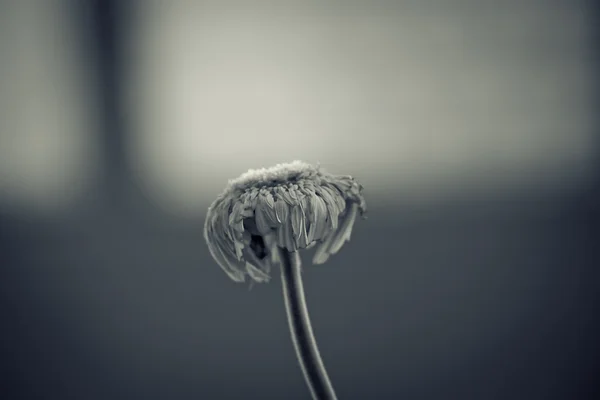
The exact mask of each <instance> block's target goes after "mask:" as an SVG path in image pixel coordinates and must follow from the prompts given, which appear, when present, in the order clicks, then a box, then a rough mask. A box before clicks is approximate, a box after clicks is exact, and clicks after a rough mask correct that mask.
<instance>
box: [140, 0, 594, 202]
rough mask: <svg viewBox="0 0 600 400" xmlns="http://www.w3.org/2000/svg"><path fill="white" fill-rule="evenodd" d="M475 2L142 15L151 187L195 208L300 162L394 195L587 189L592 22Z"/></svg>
mask: <svg viewBox="0 0 600 400" xmlns="http://www.w3.org/2000/svg"><path fill="white" fill-rule="evenodd" d="M353 4H354V3H353ZM476 4H477V3H475V5H476ZM475 5H473V4H471V5H470V6H468V7H467V6H466V3H465V4H463V3H460V2H457V5H456V7H454V8H449V7H439V8H436V7H434V6H432V5H425V4H423V5H422V6H415V5H414V4H413V5H412V6H410V7H408V6H407V7H404V8H403V7H402V6H401V5H397V6H393V7H391V6H388V7H387V8H383V7H371V8H365V7H363V8H360V7H358V8H357V7H348V8H344V7H342V6H341V4H340V8H339V11H335V7H334V8H327V10H325V8H326V6H319V5H317V4H312V5H304V6H302V7H298V8H296V9H293V8H291V7H287V8H286V7H273V6H267V5H264V6H263V7H261V6H260V5H258V6H256V7H252V8H250V7H243V6H240V5H238V6H237V7H232V6H230V7H228V6H227V5H225V3H223V5H219V4H212V5H207V4H206V3H203V2H175V3H169V4H166V3H160V2H156V3H152V5H148V7H145V11H144V13H143V14H142V18H140V22H141V29H140V30H139V31H138V32H137V36H136V38H135V40H133V41H132V42H131V46H130V48H131V50H132V52H131V58H130V76H131V91H130V94H131V96H130V100H131V102H130V105H131V107H132V110H133V111H134V114H133V115H135V118H134V119H135V121H136V123H135V125H136V127H137V128H136V132H135V142H136V143H137V144H138V145H139V146H138V147H136V152H137V153H136V155H135V156H136V160H137V163H138V165H139V172H140V176H141V178H142V181H143V182H144V185H145V186H146V188H147V189H148V190H149V192H150V193H152V195H153V196H155V197H157V198H162V199H163V200H166V201H167V204H170V205H171V206H174V207H175V208H177V207H179V208H181V209H188V210H197V209H198V203H199V202H202V203H206V202H207V201H208V199H209V198H210V197H211V196H213V195H214V194H215V193H217V192H218V191H219V190H220V189H221V186H222V182H224V181H225V180H226V179H227V178H228V177H231V176H235V175H238V174H239V173H241V172H243V171H244V170H245V169H247V168H257V167H262V166H266V165H270V164H273V163H277V162H282V161H289V160H292V159H296V158H300V159H305V160H307V161H310V162H316V161H321V162H323V163H324V164H325V165H327V166H328V167H330V168H331V166H333V169H334V171H335V169H336V167H339V169H340V170H342V169H344V170H345V171H349V172H350V173H355V174H359V175H360V177H361V179H363V180H364V181H365V182H368V184H369V188H370V190H371V191H372V192H375V193H379V194H382V195H383V196H384V197H385V196H386V195H394V194H398V193H406V195H407V196H417V197H418V196H419V194H421V195H423V196H432V195H435V194H436V193H437V194H439V193H442V194H443V193H444V191H445V190H446V189H445V188H447V187H452V186H456V185H466V186H470V187H473V186H474V185H475V186H478V187H481V186H488V187H492V188H493V187H494V185H500V186H499V187H501V189H498V190H505V189H506V188H507V187H508V188H510V187H513V188H517V187H523V186H527V185H531V184H536V185H547V184H550V185H556V186H557V187H558V186H561V185H562V184H565V183H569V182H578V181H579V180H580V179H582V178H583V179H585V177H586V176H587V173H588V171H587V170H588V169H589V168H590V166H591V164H592V161H593V159H594V158H595V157H596V155H597V154H596V153H595V151H594V147H593V144H594V143H593V132H592V129H593V126H592V124H593V120H592V112H593V108H592V100H591V92H590V88H589V87H590V85H589V83H590V81H591V79H592V71H591V64H590V59H589V55H590V54H591V53H590V48H589V47H588V46H589V42H588V38H589V34H590V31H589V29H590V27H589V23H588V21H587V20H586V17H585V14H584V12H583V10H581V9H578V8H576V7H564V9H562V8H561V7H555V8H541V6H540V5H538V4H536V3H535V2H525V3H523V4H521V5H519V6H518V7H517V6H514V7H508V6H507V7H504V8H488V7H484V6H483V5H482V6H475ZM325 11H327V12H325ZM432 193H433V194H432ZM388 197H389V196H388Z"/></svg>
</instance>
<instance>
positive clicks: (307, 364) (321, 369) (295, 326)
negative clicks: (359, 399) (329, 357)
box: [280, 249, 337, 400]
mask: <svg viewBox="0 0 600 400" xmlns="http://www.w3.org/2000/svg"><path fill="white" fill-rule="evenodd" d="M280 258H281V280H282V283H283V297H284V299H285V309H286V312H287V317H288V323H289V326H290V333H291V334H292V341H293V342H294V348H295V349H296V356H297V357H298V361H299V362H300V366H301V367H302V372H303V373H304V379H305V380H306V384H307V385H308V388H309V389H310V392H311V394H312V397H313V399H315V400H336V399H337V397H336V395H335V392H334V390H333V386H332V385H331V382H330V380H329V377H328V376H327V371H326V370H325V366H324V365H323V361H322V360H321V356H320V355H319V349H318V348H317V342H316V341H315V337H314V335H313V331H312V327H311V325H310V317H309V315H308V309H307V308H306V300H305V298H304V287H303V286H302V276H301V267H302V261H301V260H300V255H299V253H298V252H289V251H287V250H285V249H282V250H281V255H280Z"/></svg>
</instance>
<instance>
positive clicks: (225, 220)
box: [204, 161, 367, 282]
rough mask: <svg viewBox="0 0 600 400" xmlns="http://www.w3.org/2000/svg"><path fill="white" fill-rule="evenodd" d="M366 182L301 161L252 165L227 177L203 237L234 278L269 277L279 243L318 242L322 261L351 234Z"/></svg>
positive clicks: (296, 246) (290, 247) (294, 247)
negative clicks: (257, 167) (361, 182)
mask: <svg viewBox="0 0 600 400" xmlns="http://www.w3.org/2000/svg"><path fill="white" fill-rule="evenodd" d="M362 189H363V187H362V186H361V185H360V184H359V183H358V182H356V180H355V179H354V178H352V177H351V176H337V175H332V174H329V173H327V172H325V171H324V170H323V169H321V168H320V167H319V166H318V165H317V166H316V167H315V166H312V165H310V164H307V163H305V162H302V161H293V162H291V163H285V164H278V165H275V166H274V167H270V168H261V169H257V170H252V169H251V170H249V171H248V172H246V173H244V174H242V175H241V176H240V177H238V178H236V179H232V180H230V181H229V185H228V186H227V188H226V189H225V191H224V192H223V193H222V194H221V195H219V197H218V198H217V199H216V200H215V201H214V202H213V203H212V205H211V206H210V208H209V209H208V214H207V217H206V222H205V225H204V238H205V240H206V242H207V244H208V248H209V250H210V253H211V255H212V256H213V258H214V259H215V260H216V261H217V263H218V264H219V265H220V266H221V268H223V270H224V271H225V272H226V273H227V275H229V277H230V278H231V279H233V280H234V281H236V282H244V281H245V277H246V275H249V276H250V278H251V279H253V280H254V281H257V282H266V281H268V280H269V278H270V275H269V272H270V269H271V267H272V266H273V265H275V264H277V263H278V262H279V258H278V253H279V252H278V251H277V247H280V248H282V249H286V250H287V251H290V252H294V251H298V250H302V249H307V248H310V247H312V246H314V245H317V244H318V246H317V249H316V252H315V255H314V257H313V264H322V263H324V262H325V261H327V259H328V258H329V256H330V255H331V254H335V253H337V252H338V251H339V250H340V248H341V247H342V245H343V244H344V242H346V241H349V240H350V235H351V233H352V227H353V225H354V221H355V219H356V216H357V214H358V213H360V214H361V216H363V217H364V215H365V214H366V209H367V207H366V203H365V199H364V197H363V195H362Z"/></svg>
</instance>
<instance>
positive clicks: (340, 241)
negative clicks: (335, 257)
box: [328, 203, 358, 254]
mask: <svg viewBox="0 0 600 400" xmlns="http://www.w3.org/2000/svg"><path fill="white" fill-rule="evenodd" d="M357 211H358V206H357V204H356V203H352V204H350V205H349V206H348V208H347V211H346V213H345V214H344V215H343V216H342V218H341V221H340V222H341V224H340V228H339V229H338V230H337V231H336V232H335V235H334V237H333V241H332V242H331V247H330V248H329V251H328V252H329V254H336V253H337V252H338V251H340V249H341V248H342V246H343V245H344V243H345V242H349V241H350V237H351V235H352V227H353V226H354V221H355V220H356V214H357Z"/></svg>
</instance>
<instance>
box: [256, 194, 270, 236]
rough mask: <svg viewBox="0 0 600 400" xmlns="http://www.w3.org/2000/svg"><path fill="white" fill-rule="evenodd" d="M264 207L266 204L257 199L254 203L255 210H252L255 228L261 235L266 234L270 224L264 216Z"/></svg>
mask: <svg viewBox="0 0 600 400" xmlns="http://www.w3.org/2000/svg"><path fill="white" fill-rule="evenodd" d="M266 207H267V206H266V204H263V203H261V202H260V201H259V202H258V204H257V205H256V210H254V220H255V221H256V228H257V229H258V232H259V233H260V234H261V235H266V234H267V233H269V232H270V231H271V224H270V223H269V221H268V220H267V217H266V216H265V208H266Z"/></svg>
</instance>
